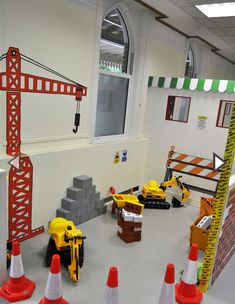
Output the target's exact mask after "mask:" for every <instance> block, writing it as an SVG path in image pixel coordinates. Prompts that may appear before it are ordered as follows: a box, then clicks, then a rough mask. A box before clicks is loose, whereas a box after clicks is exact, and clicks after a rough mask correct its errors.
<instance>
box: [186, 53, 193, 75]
mask: <svg viewBox="0 0 235 304" xmlns="http://www.w3.org/2000/svg"><path fill="white" fill-rule="evenodd" d="M185 76H186V77H190V78H193V77H195V75H194V55H193V50H192V48H189V50H188V53H187V60H186V67H185Z"/></svg>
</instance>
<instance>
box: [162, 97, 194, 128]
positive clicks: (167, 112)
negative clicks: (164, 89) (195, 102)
mask: <svg viewBox="0 0 235 304" xmlns="http://www.w3.org/2000/svg"><path fill="white" fill-rule="evenodd" d="M169 97H181V98H188V99H189V107H188V113H187V120H186V121H181V120H176V119H169V118H168V115H169V109H170V98H169ZM191 100H192V97H190V96H180V95H168V97H167V106H166V114H165V120H167V121H174V122H180V123H188V119H189V112H190V107H191Z"/></svg>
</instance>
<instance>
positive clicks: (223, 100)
mask: <svg viewBox="0 0 235 304" xmlns="http://www.w3.org/2000/svg"><path fill="white" fill-rule="evenodd" d="M223 102H225V104H227V103H230V104H233V106H235V101H233V100H227V99H221V100H220V104H219V109H218V112H217V119H216V127H217V128H223V129H228V128H229V126H228V127H225V126H223V123H224V116H225V109H224V113H223V121H222V125H221V126H220V125H219V121H220V112H221V109H222V104H223ZM225 107H226V105H225Z"/></svg>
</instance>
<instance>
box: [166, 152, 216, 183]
mask: <svg viewBox="0 0 235 304" xmlns="http://www.w3.org/2000/svg"><path fill="white" fill-rule="evenodd" d="M167 168H168V169H171V170H173V171H176V172H181V173H185V174H189V175H196V176H197V177H201V178H206V179H210V180H214V181H218V180H219V176H220V172H219V171H213V169H214V167H213V160H211V159H206V158H202V157H196V156H191V155H187V154H182V153H176V152H174V153H173V154H172V155H171V157H170V158H169V159H168V163H167Z"/></svg>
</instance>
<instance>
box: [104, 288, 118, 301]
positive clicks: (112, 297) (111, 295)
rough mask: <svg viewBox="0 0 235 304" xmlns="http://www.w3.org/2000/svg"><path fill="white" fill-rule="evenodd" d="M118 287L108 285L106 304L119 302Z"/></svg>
mask: <svg viewBox="0 0 235 304" xmlns="http://www.w3.org/2000/svg"><path fill="white" fill-rule="evenodd" d="M118 303H119V301H118V288H111V287H106V289H105V295H104V304H118Z"/></svg>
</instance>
